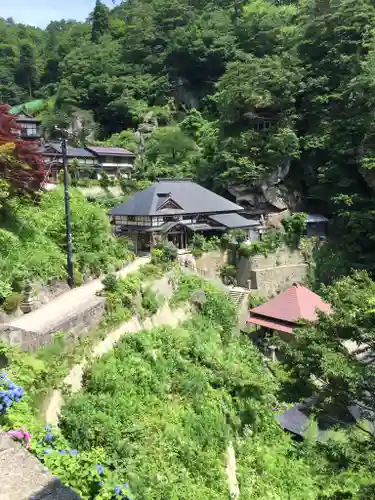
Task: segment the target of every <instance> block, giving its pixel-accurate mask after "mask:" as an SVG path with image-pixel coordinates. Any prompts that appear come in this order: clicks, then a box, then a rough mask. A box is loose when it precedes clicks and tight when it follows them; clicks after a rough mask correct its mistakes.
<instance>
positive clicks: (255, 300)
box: [248, 292, 267, 309]
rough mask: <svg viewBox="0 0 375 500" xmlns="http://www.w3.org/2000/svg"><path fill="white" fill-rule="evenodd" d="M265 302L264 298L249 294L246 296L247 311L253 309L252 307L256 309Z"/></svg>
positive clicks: (252, 293)
mask: <svg viewBox="0 0 375 500" xmlns="http://www.w3.org/2000/svg"><path fill="white" fill-rule="evenodd" d="M265 302H267V299H266V298H265V297H262V295H258V294H257V293H254V292H251V293H249V296H248V306H249V309H253V308H254V307H258V306H260V305H262V304H264V303H265Z"/></svg>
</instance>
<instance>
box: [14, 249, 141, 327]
mask: <svg viewBox="0 0 375 500" xmlns="http://www.w3.org/2000/svg"><path fill="white" fill-rule="evenodd" d="M149 261H150V258H149V257H139V258H138V259H136V260H135V261H134V262H131V263H130V264H129V265H128V266H126V267H125V268H124V269H122V270H121V271H119V272H118V273H117V274H118V276H126V275H127V274H128V273H132V272H134V271H136V270H137V269H138V268H139V267H140V266H143V265H144V264H146V263H148V262H149ZM102 288H103V285H102V281H101V279H96V280H94V281H91V282H90V283H87V284H86V285H83V286H81V287H78V288H74V289H73V290H69V291H68V292H65V293H63V294H61V295H59V296H58V297H56V299H54V300H52V301H51V302H48V304H45V305H44V306H42V307H40V308H39V309H37V310H36V311H33V312H31V313H29V314H25V315H24V316H22V317H21V318H17V319H15V320H13V321H12V322H11V323H10V326H14V327H16V328H21V329H23V330H28V331H31V332H34V333H40V334H42V333H44V332H46V331H50V330H51V329H52V328H53V326H54V325H58V324H61V322H62V320H63V319H66V318H68V317H70V316H71V315H73V314H74V312H75V311H77V310H79V309H80V308H81V307H82V306H83V305H84V304H86V303H88V302H92V301H94V300H95V298H96V293H97V292H99V291H100V290H101V289H102Z"/></svg>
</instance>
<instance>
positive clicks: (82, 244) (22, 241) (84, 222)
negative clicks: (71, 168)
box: [0, 188, 132, 291]
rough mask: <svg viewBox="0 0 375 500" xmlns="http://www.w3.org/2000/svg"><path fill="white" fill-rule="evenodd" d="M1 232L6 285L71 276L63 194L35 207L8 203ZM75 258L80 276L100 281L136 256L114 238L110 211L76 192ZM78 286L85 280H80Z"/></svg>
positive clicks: (0, 264)
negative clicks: (93, 276)
mask: <svg viewBox="0 0 375 500" xmlns="http://www.w3.org/2000/svg"><path fill="white" fill-rule="evenodd" d="M1 215H2V220H1V222H0V223H1V225H2V226H3V228H2V229H0V242H1V244H0V255H1V259H0V279H1V280H2V281H3V282H4V283H5V284H8V285H7V286H8V291H9V285H13V283H15V282H16V283H20V284H21V287H22V283H24V282H25V281H26V280H29V279H31V280H40V281H42V282H43V283H45V282H46V281H47V280H48V279H49V278H51V277H56V278H62V279H63V278H65V276H66V271H65V268H66V250H65V245H66V229H65V212H64V201H63V190H62V189H60V188H57V189H55V190H53V191H52V192H48V193H45V194H43V195H42V197H41V200H40V203H39V204H38V205H34V204H31V203H26V202H22V201H17V200H13V201H10V202H8V203H7V204H6V205H5V206H4V207H3V210H2V214H1ZM71 219H72V234H73V255H74V260H75V269H76V272H77V273H81V274H94V275H99V274H100V273H101V272H108V271H111V270H114V269H115V268H116V267H118V266H119V265H120V264H122V263H124V262H125V261H126V260H131V258H132V254H131V252H129V251H128V249H127V247H126V245H124V242H123V241H121V240H117V239H115V238H114V237H113V236H112V231H111V226H110V224H109V221H108V217H107V215H106V213H105V211H104V210H103V209H101V208H99V207H97V206H95V205H92V204H91V203H89V202H87V201H86V200H85V199H84V197H83V196H82V194H81V193H79V192H78V191H75V190H71ZM77 279H78V282H82V277H81V276H80V274H77Z"/></svg>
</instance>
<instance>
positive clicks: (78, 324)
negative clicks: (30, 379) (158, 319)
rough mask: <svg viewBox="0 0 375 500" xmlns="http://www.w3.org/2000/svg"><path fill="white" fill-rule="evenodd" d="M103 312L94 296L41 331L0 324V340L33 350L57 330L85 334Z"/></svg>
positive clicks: (102, 303) (102, 301) (101, 301)
mask: <svg viewBox="0 0 375 500" xmlns="http://www.w3.org/2000/svg"><path fill="white" fill-rule="evenodd" d="M104 312H105V299H104V298H103V297H95V298H94V299H92V300H90V301H88V302H86V303H85V304H83V305H82V306H81V307H80V308H79V309H78V310H76V311H74V313H73V314H72V315H70V316H69V317H64V318H63V319H62V320H60V321H59V322H58V323H55V324H52V325H51V324H47V322H46V327H47V328H46V330H45V331H44V332H42V333H35V332H31V331H28V330H24V329H21V328H17V327H15V326H11V325H0V341H2V342H5V343H8V344H13V345H14V344H16V345H19V346H20V348H21V350H23V351H35V350H36V349H38V348H39V347H41V346H43V345H46V344H49V343H50V342H51V341H52V340H53V337H54V336H55V334H56V333H57V332H61V333H66V334H67V336H68V337H72V338H77V337H82V336H85V335H87V334H88V333H89V332H90V331H92V330H94V329H95V328H97V326H98V325H99V323H100V321H101V319H102V317H103V316H104ZM0 500H1V497H0Z"/></svg>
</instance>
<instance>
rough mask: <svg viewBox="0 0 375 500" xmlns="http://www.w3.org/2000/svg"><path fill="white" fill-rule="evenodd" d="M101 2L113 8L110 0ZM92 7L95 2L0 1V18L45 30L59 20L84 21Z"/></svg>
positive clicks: (77, 0)
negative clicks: (51, 22) (10, 18)
mask: <svg viewBox="0 0 375 500" xmlns="http://www.w3.org/2000/svg"><path fill="white" fill-rule="evenodd" d="M102 1H103V3H105V4H107V5H108V6H113V3H112V0H102ZM117 3H119V2H117ZM94 6H95V0H0V17H3V18H5V19H6V18H8V17H12V18H13V19H14V21H15V22H18V23H24V24H31V25H33V26H39V27H41V28H45V27H46V26H47V24H48V23H49V22H50V21H58V20H60V19H76V20H77V21H84V20H85V19H86V18H87V16H88V14H89V13H90V12H92V10H93V9H94Z"/></svg>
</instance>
